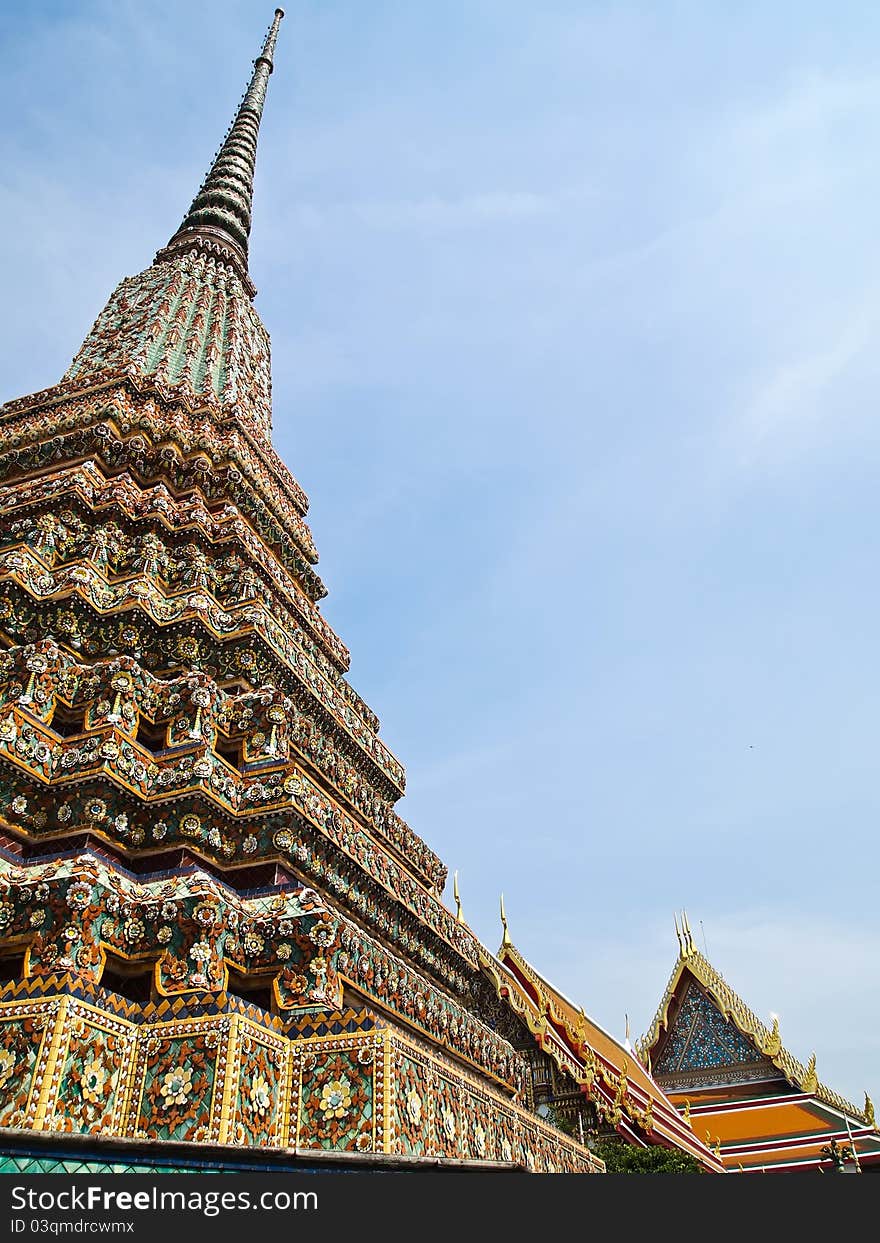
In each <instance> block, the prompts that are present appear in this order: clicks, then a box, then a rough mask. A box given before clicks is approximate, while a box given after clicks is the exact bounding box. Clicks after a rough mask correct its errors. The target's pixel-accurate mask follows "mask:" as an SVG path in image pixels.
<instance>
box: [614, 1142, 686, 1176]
mask: <svg viewBox="0 0 880 1243" xmlns="http://www.w3.org/2000/svg"><path fill="white" fill-rule="evenodd" d="M593 1151H594V1152H595V1154H596V1156H597V1157H601V1158H602V1160H603V1161H604V1162H605V1169H606V1171H607V1172H608V1173H609V1174H701V1173H702V1172H703V1171H702V1168H701V1166H700V1164H699V1162H698V1161H696V1160H694V1158H693V1157H690V1156H688V1154H687V1153H685V1152H680V1151H679V1150H678V1149H677V1148H662V1147H660V1145H659V1144H658V1145H653V1146H652V1147H650V1148H637V1147H636V1146H635V1145H634V1144H627V1143H626V1142H625V1141H624V1140H622V1139H600V1140H597V1141H596V1142H595V1143H594V1144H593Z"/></svg>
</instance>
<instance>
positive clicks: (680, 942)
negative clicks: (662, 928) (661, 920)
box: [672, 914, 684, 958]
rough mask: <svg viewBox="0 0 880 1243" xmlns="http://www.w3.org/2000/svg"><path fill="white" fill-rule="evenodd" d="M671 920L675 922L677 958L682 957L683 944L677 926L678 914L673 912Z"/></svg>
mask: <svg viewBox="0 0 880 1243" xmlns="http://www.w3.org/2000/svg"><path fill="white" fill-rule="evenodd" d="M672 920H673V923H674V924H675V935H676V936H677V937H678V956H679V958H684V945H683V943H682V939H681V932H680V930H679V927H678V915H676V914H673V916H672Z"/></svg>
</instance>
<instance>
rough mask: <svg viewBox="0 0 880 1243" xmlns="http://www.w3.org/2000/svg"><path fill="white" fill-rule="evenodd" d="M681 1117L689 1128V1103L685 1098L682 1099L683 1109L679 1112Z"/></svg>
mask: <svg viewBox="0 0 880 1243" xmlns="http://www.w3.org/2000/svg"><path fill="white" fill-rule="evenodd" d="M681 1116H682V1117H683V1118H684V1120H685V1122H686V1123H687V1124H688V1126H690V1125H691V1103H690V1101H689V1100H688V1098H687V1097H685V1098H684V1109H683V1110H682V1111H681Z"/></svg>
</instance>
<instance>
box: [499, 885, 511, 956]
mask: <svg viewBox="0 0 880 1243" xmlns="http://www.w3.org/2000/svg"><path fill="white" fill-rule="evenodd" d="M501 927H502V928H503V929H504V934H503V936H502V938H501V948H502V949H505V948H506V947H507V946H508V945H513V942H512V941H511V939H510V933H509V932H508V930H507V916H506V915H505V913H504V894H502V895H501Z"/></svg>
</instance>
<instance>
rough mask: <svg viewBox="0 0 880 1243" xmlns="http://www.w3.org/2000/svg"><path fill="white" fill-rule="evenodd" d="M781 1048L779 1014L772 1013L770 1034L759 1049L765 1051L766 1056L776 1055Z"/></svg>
mask: <svg viewBox="0 0 880 1243" xmlns="http://www.w3.org/2000/svg"><path fill="white" fill-rule="evenodd" d="M781 1048H782V1037H781V1036H780V1034H779V1015H778V1014H774V1015H773V1027H772V1028H771V1031H770V1035H769V1036H768V1037H767V1039H766V1040H765V1041H764V1043H763V1045H762V1046H761V1051H762V1052H763V1053H765V1054H766V1055H767V1057H776V1055H777V1053H778V1052H779V1050H780V1049H781Z"/></svg>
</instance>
